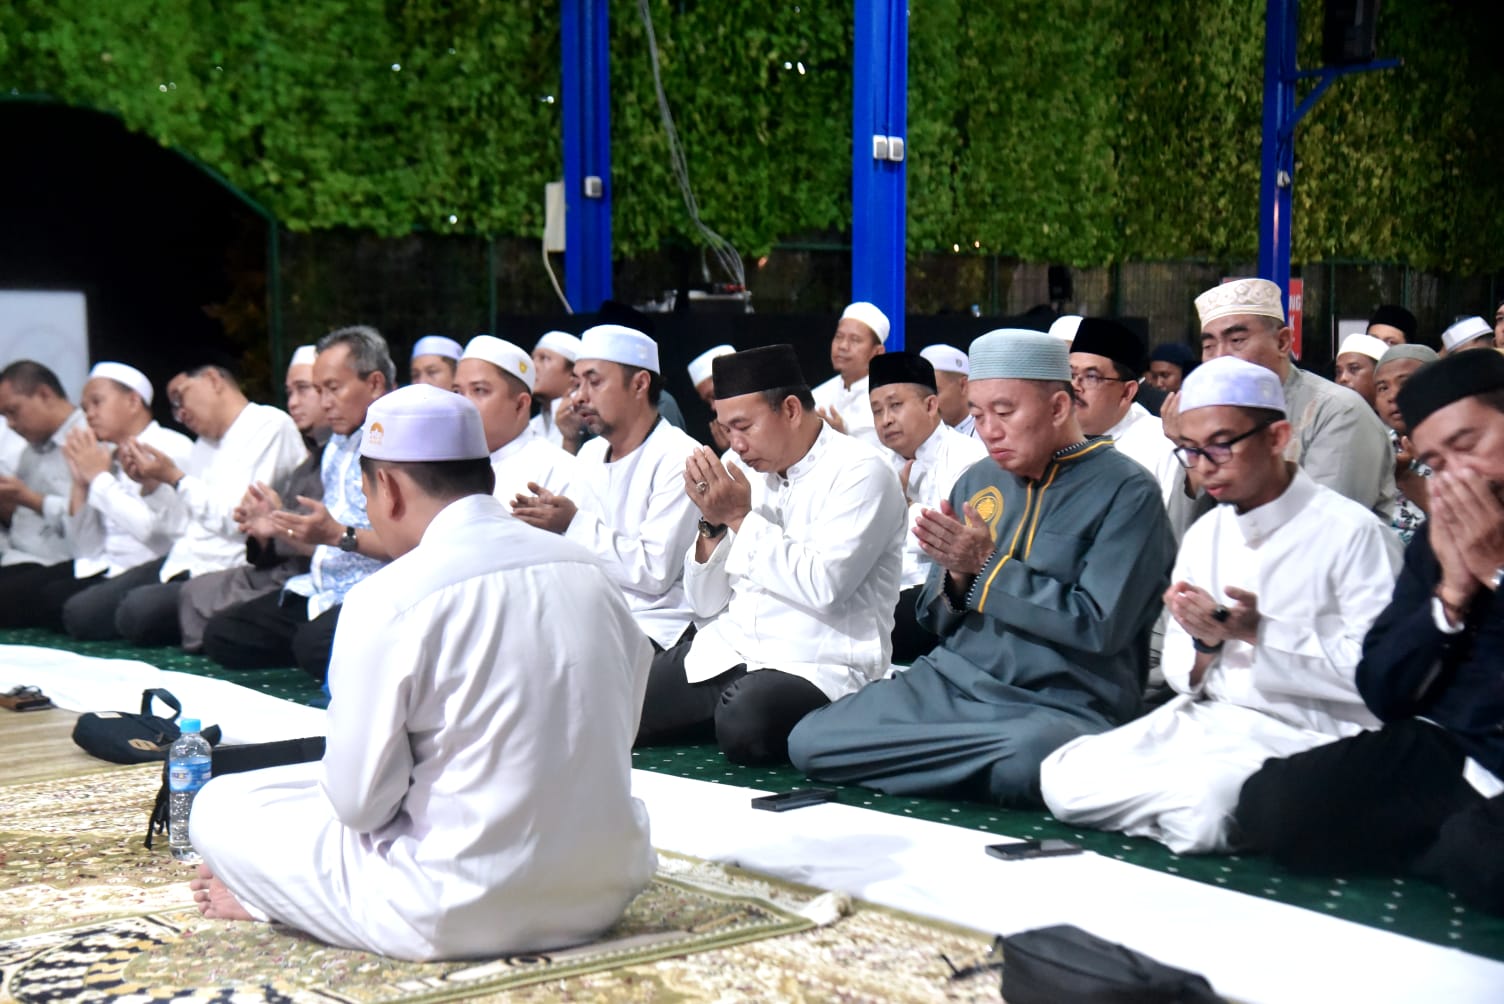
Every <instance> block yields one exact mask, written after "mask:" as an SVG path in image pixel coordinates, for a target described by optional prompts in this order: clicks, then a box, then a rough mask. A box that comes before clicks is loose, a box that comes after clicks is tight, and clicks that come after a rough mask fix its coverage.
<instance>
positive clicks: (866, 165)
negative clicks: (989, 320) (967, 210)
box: [851, 0, 909, 350]
mask: <svg viewBox="0 0 1504 1004" xmlns="http://www.w3.org/2000/svg"><path fill="white" fill-rule="evenodd" d="M908 65H909V8H908V2H907V0H856V33H855V46H854V51H853V54H852V102H851V298H852V299H853V300H870V301H871V302H873V303H875V304H877V305H878V306H879V307H881V308H882V310H883V312H884V313H886V314H887V315H888V317H889V319H890V320H891V321H892V322H893V327H892V330H891V331H890V332H889V334H888V341H887V347H888V348H889V349H892V350H898V349H902V348H903V345H904V263H905V262H904V250H905V248H904V213H905V186H904V181H905V164H906V162H907V156H908V151H907V149H905V151H904V159H903V160H889V159H881V160H880V159H877V158H875V157H874V156H873V150H872V138H873V137H874V136H882V137H885V138H889V137H892V138H897V139H900V140H903V141H905V147H907V139H908V137H907V133H908V86H909V82H908Z"/></svg>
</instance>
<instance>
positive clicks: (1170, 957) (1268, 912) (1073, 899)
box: [0, 646, 1504, 1004]
mask: <svg viewBox="0 0 1504 1004" xmlns="http://www.w3.org/2000/svg"><path fill="white" fill-rule="evenodd" d="M16 684H34V685H37V686H40V687H42V688H43V690H45V691H46V692H47V694H48V695H49V696H50V697H51V698H52V699H53V701H54V702H55V703H56V704H57V705H58V706H59V707H62V708H66V709H68V710H70V711H104V710H117V711H118V710H129V711H134V710H135V709H136V708H137V707H138V706H139V704H140V700H141V691H142V690H143V689H144V688H146V687H157V686H160V687H166V688H167V689H168V690H171V691H172V692H173V693H174V694H175V695H177V696H178V697H179V698H180V699H181V700H182V701H183V710H184V713H185V714H189V715H196V716H198V717H200V718H202V719H203V720H204V722H205V723H215V724H219V725H220V726H221V727H222V728H223V729H224V730H225V738H226V741H228V742H264V741H269V740H273V739H285V738H294V737H298V736H309V735H321V734H322V733H323V714H324V713H323V712H322V711H320V710H318V709H315V708H307V707H303V706H301V705H298V704H294V703H291V702H288V701H283V700H280V699H278V698H274V697H270V696H268V695H265V694H262V693H260V692H258V691H253V690H250V689H248V688H245V687H240V686H238V685H236V684H233V683H226V682H222V681H218V680H209V679H206V678H204V677H199V676H193V675H191V674H187V673H175V672H164V671H162V670H159V669H157V668H156V667H154V666H151V665H148V664H147V663H144V662H136V661H131V660H120V659H94V658H90V657H87V656H80V655H74V654H72V653H68V652H61V651H57V650H53V649H45V648H37V647H32V646H0V689H9V688H10V687H12V686H15V685H16ZM632 785H633V794H635V795H636V796H637V797H638V798H641V799H642V800H643V801H644V802H646V803H647V806H648V811H649V814H650V816H651V818H652V832H653V844H654V845H655V846H656V847H659V848H661V849H663V850H669V851H676V852H679V853H682V854H691V855H694V856H696V857H702V858H708V859H710V860H712V861H719V862H724V863H728V864H736V865H740V866H741V867H744V868H748V869H751V870H753V871H759V872H763V873H766V874H769V875H774V876H777V877H780V878H785V879H789V880H791V881H797V882H803V883H806V884H808V885H812V886H817V887H819V888H822V889H838V890H841V891H843V892H846V893H849V894H851V895H853V896H857V897H860V898H862V899H865V900H868V901H871V902H874V903H880V904H883V905H885V906H891V907H895V908H898V909H901V910H907V911H910V912H912V913H916V914H921V915H924V916H928V917H934V918H937V919H940V920H945V921H949V922H951V923H955V924H961V925H965V926H967V927H971V928H975V929H977V930H979V931H982V932H985V933H989V934H1011V933H1013V932H1016V931H1022V930H1027V929H1029V928H1032V927H1039V926H1043V925H1046V924H1057V923H1070V924H1075V925H1077V926H1079V927H1083V928H1085V929H1087V930H1089V931H1091V932H1093V933H1094V934H1097V935H1099V936H1101V937H1104V938H1107V939H1109V940H1112V941H1117V942H1121V943H1123V944H1125V945H1128V946H1130V947H1132V948H1135V949H1138V950H1139V951H1141V952H1145V953H1147V954H1149V955H1152V956H1154V957H1156V958H1158V959H1160V960H1161V961H1164V962H1167V963H1169V964H1171V965H1176V966H1182V967H1184V968H1187V969H1192V970H1195V971H1197V972H1200V973H1202V974H1204V975H1205V976H1206V977H1207V978H1208V979H1209V980H1211V981H1212V984H1213V986H1215V987H1216V989H1217V990H1218V992H1219V993H1222V994H1224V995H1226V996H1228V997H1231V998H1235V999H1239V1000H1245V1001H1249V1002H1268V1004H1290V1002H1301V1001H1311V1002H1322V1004H1327V1002H1333V1001H1363V1002H1364V1004H1381V1002H1402V1001H1403V1002H1408V1001H1427V1002H1429V1001H1447V1002H1448V1004H1460V1002H1473V1001H1476V1002H1479V1004H1485V1002H1486V1004H1497V1002H1499V1001H1504V963H1498V962H1492V961H1490V960H1487V959H1483V958H1480V957H1478V956H1474V955H1468V954H1466V953H1464V952H1461V951H1457V950H1455V949H1448V948H1443V947H1439V946H1436V945H1431V944H1427V943H1425V942H1422V941H1416V940H1414V939H1412V938H1406V937H1402V936H1400V935H1396V934H1390V933H1388V932H1386V931H1381V930H1377V929H1374V928H1370V927H1364V926H1362V925H1359V924H1353V923H1350V922H1347V921H1343V920H1338V919H1336V918H1334V917H1328V916H1324V915H1322V914H1318V913H1315V912H1312V911H1310V910H1302V909H1299V908H1297V907H1292V906H1286V905H1284V904H1281V903H1275V902H1273V901H1270V900H1264V899H1259V898H1257V897H1253V896H1246V895H1242V894H1240V893H1235V892H1230V891H1228V890H1225V889H1218V888H1216V887H1214V886H1210V885H1206V884H1204V883H1200V882H1193V881H1190V880H1188V879H1182V878H1177V877H1175V876H1173V875H1166V874H1162V873H1160V872H1156V871H1152V870H1150V869H1146V868H1140V867H1138V866H1136V865H1130V864H1126V863H1124V862H1121V861H1116V860H1113V859H1111V858H1104V857H1102V856H1100V855H1097V854H1089V853H1088V854H1081V855H1075V856H1071V857H1058V858H1043V859H1037V860H1033V861H1010V862H1005V861H999V860H997V859H995V858H991V857H988V856H987V855H986V853H985V851H984V850H983V848H985V847H986V845H988V844H991V843H999V842H1001V841H1002V840H1004V839H1006V838H1002V837H999V835H997V834H995V833H986V832H983V831H981V830H969V829H964V828H962V827H957V826H947V825H945V824H942V823H932V822H928V821H925V820H919V819H913V818H910V817H907V816H900V815H893V814H890V813H883V812H876V811H873V810H871V809H862V808H857V807H854V806H848V805H818V806H813V807H811V808H806V809H798V810H795V811H792V812H783V813H774V812H762V811H758V810H755V809H753V808H751V806H750V804H749V803H750V800H751V799H752V798H753V797H754V796H755V795H759V794H767V792H762V791H756V790H753V789H750V788H738V787H733V786H730V785H722V784H715V783H712V782H708V781H694V780H689V779H686V778H678V777H672V776H670V775H667V774H656V773H653V772H651V771H642V770H635V771H633V772H632ZM937 968H938V967H937ZM937 989H938V987H937Z"/></svg>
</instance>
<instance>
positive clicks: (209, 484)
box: [62, 362, 308, 665]
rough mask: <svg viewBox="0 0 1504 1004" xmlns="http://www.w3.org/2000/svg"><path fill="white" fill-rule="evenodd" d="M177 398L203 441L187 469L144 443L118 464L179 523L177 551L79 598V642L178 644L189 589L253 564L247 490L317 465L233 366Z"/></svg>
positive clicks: (67, 620) (129, 444)
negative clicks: (250, 396) (241, 513)
mask: <svg viewBox="0 0 1504 1004" xmlns="http://www.w3.org/2000/svg"><path fill="white" fill-rule="evenodd" d="M168 391H169V396H170V397H171V398H172V399H173V412H174V415H181V419H180V420H181V421H182V422H183V424H184V425H186V426H188V427H189V428H190V429H192V430H193V431H194V432H195V433H196V434H197V435H198V438H197V439H196V440H194V442H193V447H192V449H191V450H190V451H189V453H188V456H187V459H186V460H184V461H182V462H181V463H180V462H179V461H178V460H176V459H174V458H173V457H172V456H171V455H170V454H168V453H167V452H165V451H163V450H161V449H158V448H157V447H155V446H153V445H151V444H150V443H147V442H144V441H142V440H141V439H140V438H135V439H128V440H126V441H125V442H123V443H121V444H120V445H119V446H118V447H117V449H116V451H115V458H116V460H117V461H118V462H119V463H120V466H121V469H122V470H124V471H125V473H126V474H127V475H129V476H130V478H131V480H132V481H134V482H136V484H137V485H139V486H140V493H141V495H142V497H143V498H147V499H149V500H150V501H151V502H152V503H153V504H154V505H162V506H164V507H167V508H170V509H171V510H172V511H173V513H174V514H175V517H174V518H175V520H176V524H175V526H176V534H175V537H174V539H173V542H172V547H171V549H170V550H168V552H167V554H166V555H164V556H162V557H159V558H155V559H153V560H151V561H147V562H144V563H142V564H138V565H135V566H133V567H131V568H128V569H126V570H125V571H123V572H121V573H120V574H118V575H113V576H110V577H109V578H108V579H106V580H104V581H103V582H99V583H97V584H95V585H92V586H90V587H89V588H88V589H85V590H83V591H82V592H80V593H77V594H76V595H74V596H72V597H70V598H69V599H68V601H67V602H66V603H64V604H63V613H62V619H63V626H64V627H66V628H67V630H68V633H69V634H71V635H73V636H74V637H75V638H80V639H84V640H91V641H105V640H108V639H111V638H124V639H125V640H126V641H129V642H131V643H132V644H135V645H175V644H177V643H178V642H179V641H180V640H181V637H182V634H181V629H180V627H179V623H178V600H179V598H180V594H181V592H182V589H183V585H184V584H185V583H186V582H187V580H188V579H189V578H191V577H193V576H195V575H204V574H207V573H209V572H216V571H222V570H223V569H226V568H234V567H236V566H237V565H240V564H241V563H242V562H244V561H245V553H246V551H245V547H246V542H245V535H244V533H243V532H242V531H241V530H240V529H239V526H238V525H237V519H236V517H235V510H236V509H237V508H238V507H239V504H240V502H241V500H242V499H243V498H244V496H245V492H246V486H247V485H252V484H255V483H257V482H264V483H272V482H275V481H277V480H278V479H280V478H282V477H284V476H286V475H287V474H289V473H290V472H291V471H292V470H293V469H294V468H296V467H297V466H298V464H300V463H302V462H303V459H304V458H305V457H306V456H307V453H308V451H307V448H306V447H305V446H304V445H303V437H302V436H301V435H300V434H299V433H298V429H297V427H296V426H295V425H294V424H293V421H292V419H291V418H290V417H288V415H287V413H286V412H285V411H282V410H281V409H280V408H273V407H270V406H268V405H261V404H254V403H252V402H251V401H249V400H247V398H246V396H245V393H244V392H243V391H242V390H241V389H240V383H239V381H238V380H237V379H236V377H235V374H234V373H233V372H231V370H230V369H229V368H228V367H227V366H226V365H225V364H223V363H220V362H206V363H202V364H200V365H197V366H194V367H192V368H190V369H188V370H187V371H185V372H183V373H180V374H179V375H178V376H176V377H174V378H173V379H172V381H171V382H169V384H168ZM283 665H285V664H283Z"/></svg>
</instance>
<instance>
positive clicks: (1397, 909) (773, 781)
mask: <svg viewBox="0 0 1504 1004" xmlns="http://www.w3.org/2000/svg"><path fill="white" fill-rule="evenodd" d="M0 644H11V645H43V646H49V647H52V648H60V649H66V650H68V651H72V652H79V653H81V654H84V655H92V656H98V657H100V658H115V659H138V660H140V661H142V662H147V663H150V664H152V665H155V666H157V667H159V668H161V669H170V670H177V671H179V672H185V673H198V674H200V675H203V676H209V677H213V678H215V679H221V680H231V681H233V682H235V683H239V684H242V685H243V686H247V687H252V688H254V689H257V690H261V691H263V692H265V693H268V694H272V695H274V696H276V697H281V698H285V699H287V700H291V701H297V702H299V703H308V702H309V701H311V700H314V699H315V698H318V697H320V696H321V695H322V693H323V691H322V690H321V689H320V687H319V686H318V685H317V684H315V683H314V682H313V681H312V680H311V679H309V678H308V677H307V676H306V675H305V674H303V673H301V672H299V671H298V670H296V669H275V670H258V671H252V672H239V671H232V670H226V669H224V668H223V667H220V666H218V665H216V664H215V663H213V662H212V661H210V660H209V659H206V658H204V657H202V656H196V655H189V654H187V653H185V652H183V651H181V650H179V649H172V648H154V649H140V648H133V647H131V646H128V645H122V644H114V643H104V642H77V641H73V640H72V639H70V638H67V637H64V636H59V635H56V634H53V633H51V632H49V631H44V630H40V629H25V630H17V631H0ZM632 759H633V766H635V767H639V768H641V769H643V770H651V771H657V772H659V773H664V774H673V775H675V776H678V777H687V778H693V779H695V780H700V781H713V782H717V783H720V784H731V785H740V786H743V787H748V788H763V789H769V790H774V791H782V790H786V789H788V788H797V787H801V786H805V785H808V784H809V783H810V782H809V780H808V779H807V778H805V777H804V775H802V774H800V773H799V772H798V771H797V770H795V769H794V768H793V767H761V768H752V767H738V766H735V765H733V764H731V763H728V762H727V761H726V759H725V758H724V757H722V756H721V755H720V753H719V752H718V751H716V750H715V749H714V747H711V746H666V747H658V748H656V749H648V750H637V751H636V752H634V753H633V754H632ZM841 801H842V802H844V803H845V804H848V805H858V806H863V807H866V808H870V809H875V810H877V811H879V812H891V813H894V814H897V815H905V816H914V817H916V818H918V819H928V820H932V821H935V822H941V823H951V824H954V825H956V826H964V827H968V828H971V829H977V830H985V831H988V832H991V833H998V834H1001V835H1004V836H1009V837H1064V838H1066V839H1068V840H1073V841H1075V842H1077V843H1079V844H1081V845H1082V846H1084V847H1085V848H1087V849H1088V850H1091V851H1095V852H1097V853H1099V854H1103V855H1106V856H1109V857H1113V858H1116V859H1118V860H1120V861H1126V862H1128V863H1130V864H1135V865H1139V866H1141V867H1144V868H1152V869H1154V870H1155V871H1161V872H1167V873H1169V874H1172V875H1179V876H1181V877H1183V878H1188V879H1193V880H1195V881H1198V882H1205V883H1207V884H1209V885H1216V886H1221V887H1223V888H1226V889H1231V890H1233V891H1235V892H1241V893H1247V894H1249V895H1251V896H1259V897H1262V898H1265V899H1271V900H1275V901H1277V902H1281V903H1288V904H1290V905H1292V906H1298V907H1303V908H1305V909H1308V910H1315V911H1317V912H1318V913H1327V914H1330V915H1332V916H1334V917H1340V918H1342V919H1343V920H1350V921H1353V922H1355V923H1359V924H1366V925H1368V926H1370V927H1377V928H1380V929H1381V930H1387V931H1394V932H1396V933H1398V934H1403V935H1407V936H1409V937H1412V938H1418V939H1420V940H1422V941H1429V942H1432V943H1434V944H1438V945H1445V946H1448V947H1451V948H1458V949H1461V950H1463V951H1466V952H1471V953H1473V954H1475V955H1482V956H1485V957H1487V958H1491V959H1497V960H1500V961H1504V917H1493V916H1490V915H1488V914H1484V913H1479V912H1478V911H1476V910H1473V909H1471V908H1469V907H1465V906H1463V905H1462V904H1461V903H1459V902H1458V901H1457V899H1456V897H1454V896H1453V895H1452V894H1451V893H1448V892H1446V891H1445V890H1443V889H1441V888H1439V887H1437V886H1434V885H1431V884H1429V883H1426V882H1422V881H1420V880H1418V879H1409V878H1348V879H1340V878H1334V879H1318V878H1309V877H1305V876H1299V875H1292V874H1290V873H1289V872H1286V871H1284V870H1283V869H1281V868H1280V867H1279V866H1277V865H1275V864H1274V863H1273V862H1271V861H1268V860H1265V859H1262V858H1257V857H1244V856H1239V855H1231V856H1227V857H1182V856H1180V855H1177V854H1172V853H1170V852H1169V851H1167V850H1166V849H1165V848H1163V847H1161V846H1160V845H1159V844H1156V843H1154V842H1153V841H1151V840H1145V839H1141V838H1135V837H1124V836H1121V835H1119V834H1112V833H1099V832H1096V831H1094V830H1078V829H1075V828H1073V827H1070V826H1066V825H1064V824H1062V823H1060V822H1057V821H1056V820H1055V819H1054V817H1052V816H1050V815H1049V814H1048V813H1047V812H1045V811H1044V810H1042V809H1039V810H1010V809H1001V808H998V807H997V806H993V805H987V804H985V803H979V802H963V801H955V800H944V799H933V798H900V797H895V796H889V795H882V794H879V793H878V792H875V791H868V790H866V789H864V788H857V787H845V788H842V789H841Z"/></svg>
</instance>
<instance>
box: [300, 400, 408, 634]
mask: <svg viewBox="0 0 1504 1004" xmlns="http://www.w3.org/2000/svg"><path fill="white" fill-rule="evenodd" d="M320 470H321V471H322V472H323V475H324V505H325V506H326V507H327V508H328V509H329V515H331V516H333V517H334V518H335V520H336V521H337V522H340V523H343V524H344V525H345V526H353V527H355V528H356V529H357V530H369V529H370V528H371V520H370V518H369V517H367V516H366V495H365V492H364V491H362V490H361V487H360V431H359V430H356V431H355V432H354V433H352V434H350V435H348V436H339V435H335V436H330V437H329V442H328V443H326V444H325V445H324V458H323V462H322V463H321V464H320ZM384 564H386V562H384V561H381V560H379V559H377V558H368V557H366V556H365V555H364V554H357V553H356V552H354V551H342V550H340V549H339V548H338V547H331V546H330V545H328V544H320V545H319V546H318V547H316V548H314V551H313V562H312V566H311V570H310V571H309V572H308V573H306V574H304V575H299V576H296V577H294V578H292V579H289V580H288V582H287V585H286V586H285V587H284V588H286V590H287V591H288V592H290V593H296V594H297V595H298V596H306V597H308V619H309V620H313V619H314V618H315V617H317V616H319V615H320V614H322V613H324V612H326V611H328V610H331V609H333V608H334V607H336V606H338V605H339V604H341V603H343V602H344V601H345V594H346V593H348V592H349V591H350V587H351V586H353V585H355V583H357V582H359V581H360V580H361V579H364V578H365V577H366V576H367V575H370V574H371V573H372V572H374V571H376V569H378V568H380V567H381V566H382V565H384Z"/></svg>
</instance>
